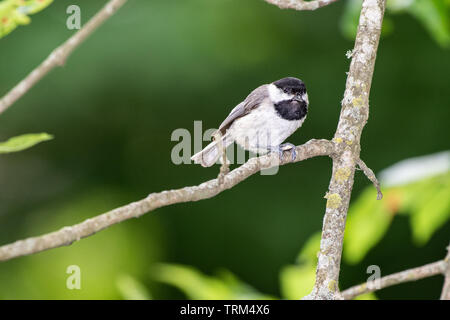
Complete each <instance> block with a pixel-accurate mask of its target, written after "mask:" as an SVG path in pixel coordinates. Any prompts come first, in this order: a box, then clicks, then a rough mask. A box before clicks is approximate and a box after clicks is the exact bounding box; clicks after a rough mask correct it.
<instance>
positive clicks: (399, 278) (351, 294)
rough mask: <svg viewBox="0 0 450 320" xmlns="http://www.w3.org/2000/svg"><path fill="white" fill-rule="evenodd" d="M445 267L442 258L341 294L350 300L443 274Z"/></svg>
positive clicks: (352, 288)
mask: <svg viewBox="0 0 450 320" xmlns="http://www.w3.org/2000/svg"><path fill="white" fill-rule="evenodd" d="M445 268H446V263H445V261H444V260H441V261H438V262H434V263H430V264H426V265H424V266H421V267H417V268H413V269H409V270H406V271H402V272H398V273H394V274H391V275H389V276H386V277H382V278H380V279H378V280H372V281H368V282H366V283H363V284H360V285H357V286H354V287H351V288H349V289H347V290H345V291H342V292H341V295H342V296H343V297H344V299H346V300H350V299H353V298H355V297H357V296H359V295H362V294H364V293H369V292H374V291H376V290H381V289H383V288H386V287H390V286H394V285H396V284H400V283H404V282H410V281H416V280H420V279H423V278H428V277H431V276H435V275H437V274H442V273H444V271H445Z"/></svg>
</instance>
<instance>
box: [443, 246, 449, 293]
mask: <svg viewBox="0 0 450 320" xmlns="http://www.w3.org/2000/svg"><path fill="white" fill-rule="evenodd" d="M447 252H448V253H447V256H446V257H445V259H444V263H445V270H444V272H443V273H444V276H445V280H444V286H443V287H442V293H441V300H450V245H449V246H448V247H447Z"/></svg>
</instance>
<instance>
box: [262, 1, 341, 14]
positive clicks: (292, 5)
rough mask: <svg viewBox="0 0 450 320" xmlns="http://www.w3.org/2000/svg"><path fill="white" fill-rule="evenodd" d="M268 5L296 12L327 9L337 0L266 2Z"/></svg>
mask: <svg viewBox="0 0 450 320" xmlns="http://www.w3.org/2000/svg"><path fill="white" fill-rule="evenodd" d="M265 1H266V2H267V3H270V4H273V5H276V6H277V7H278V8H280V9H294V10H299V11H303V10H308V11H312V10H316V9H319V8H322V7H325V6H327V5H329V4H331V3H333V2H336V1H337V0H314V1H304V0H265Z"/></svg>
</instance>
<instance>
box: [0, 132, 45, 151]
mask: <svg viewBox="0 0 450 320" xmlns="http://www.w3.org/2000/svg"><path fill="white" fill-rule="evenodd" d="M51 139H53V136H52V135H50V134H48V133H29V134H23V135H20V136H17V137H13V138H10V139H9V140H7V141H5V142H0V153H10V152H17V151H22V150H25V149H28V148H30V147H32V146H34V145H36V144H38V143H40V142H43V141H47V140H51Z"/></svg>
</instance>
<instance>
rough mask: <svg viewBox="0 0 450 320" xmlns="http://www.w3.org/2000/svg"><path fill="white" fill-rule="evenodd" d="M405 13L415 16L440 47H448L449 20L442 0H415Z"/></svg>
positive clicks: (449, 37) (449, 35) (449, 39)
mask: <svg viewBox="0 0 450 320" xmlns="http://www.w3.org/2000/svg"><path fill="white" fill-rule="evenodd" d="M407 11H408V12H409V13H411V14H412V15H413V16H415V17H416V18H417V19H418V20H419V21H420V22H421V23H422V24H423V25H424V27H425V28H426V29H427V30H428V32H429V33H430V34H431V36H432V37H433V38H434V40H436V41H437V42H438V43H439V44H440V45H441V46H443V47H448V46H449V45H450V23H449V21H450V18H449V10H448V6H447V5H446V3H445V2H444V1H442V0H415V1H414V2H413V3H412V4H411V5H410V6H409V7H408V8H407Z"/></svg>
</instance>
